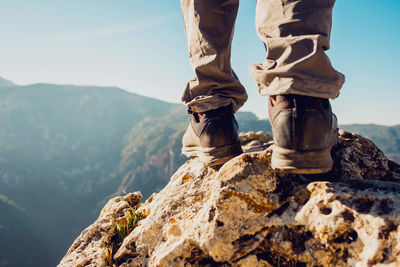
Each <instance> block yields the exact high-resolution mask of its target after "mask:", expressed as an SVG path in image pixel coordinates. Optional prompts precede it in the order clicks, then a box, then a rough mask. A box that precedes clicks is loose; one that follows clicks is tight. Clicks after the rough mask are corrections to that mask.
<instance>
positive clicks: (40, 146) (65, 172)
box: [0, 78, 400, 266]
mask: <svg viewBox="0 0 400 267" xmlns="http://www.w3.org/2000/svg"><path fill="white" fill-rule="evenodd" d="M188 118H189V117H188V115H187V114H186V112H185V108H184V106H183V105H180V104H172V103H167V102H164V101H160V100H157V99H152V98H148V97H143V96H140V95H137V94H134V93H130V92H127V91H124V90H122V89H119V88H116V87H97V86H73V85H54V84H44V83H40V84H32V85H26V86H19V85H16V84H14V83H13V82H10V81H8V80H6V79H3V78H0V214H1V216H0V266H55V265H56V264H57V262H58V261H59V260H60V259H61V257H62V256H63V255H64V254H65V252H66V250H67V249H68V247H69V246H70V245H71V243H72V241H73V238H74V237H76V236H77V235H78V234H79V233H80V232H81V231H82V229H84V228H85V227H86V226H87V225H89V224H90V223H92V222H93V220H95V218H97V216H98V213H99V211H100V208H101V207H102V206H104V203H105V202H106V201H107V200H108V199H109V198H110V197H112V196H115V195H123V194H126V193H128V192H132V191H141V192H142V194H143V196H144V199H146V198H147V197H148V196H150V195H151V194H152V193H153V192H154V191H159V190H160V189H162V188H163V187H164V185H165V184H167V182H168V179H169V177H170V176H171V175H172V174H173V173H174V172H175V170H176V169H177V168H178V167H179V166H180V165H182V164H183V163H184V162H185V161H186V160H187V159H186V158H184V157H183V156H181V154H180V148H181V137H182V135H183V132H184V130H185V128H186V125H187V121H188ZM237 119H238V122H239V127H240V130H241V131H259V130H263V131H270V129H271V127H270V125H269V122H268V121H266V120H259V119H258V118H257V117H256V116H255V115H254V114H252V113H250V112H239V113H237ZM341 128H343V129H345V130H349V131H352V132H358V133H360V134H362V135H364V136H366V137H369V138H371V139H372V140H373V141H374V142H375V143H376V144H377V145H378V146H379V147H380V148H381V149H382V150H383V151H384V152H385V153H387V155H389V156H390V157H391V158H392V159H394V160H397V161H400V125H398V126H393V127H388V126H379V125H343V126H341Z"/></svg>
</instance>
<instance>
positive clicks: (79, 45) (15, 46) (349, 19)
mask: <svg viewBox="0 0 400 267" xmlns="http://www.w3.org/2000/svg"><path fill="white" fill-rule="evenodd" d="M0 7H1V9H0V10H1V16H0V36H1V40H2V41H1V42H0V76H1V77H3V78H6V79H9V80H12V81H14V82H16V83H18V84H29V83H36V82H49V83H57V84H66V83H68V84H79V85H87V84H90V85H112V86H118V87H121V88H123V89H126V90H129V91H132V92H136V93H138V94H141V95H146V96H151V97H156V98H159V99H163V100H166V101H169V102H178V101H179V99H180V96H181V92H182V89H183V88H184V86H185V84H186V81H187V80H188V79H189V78H191V76H192V70H191V67H190V65H189V61H188V58H187V49H186V40H185V37H184V32H183V24H182V18H181V14H180V6H179V1H178V0H176V1H171V0H152V1H142V0H68V1H65V0H35V1H32V0H2V1H1V3H0ZM254 8H255V0H242V1H241V3H240V10H239V15H238V19H237V24H236V32H235V38H234V43H233V55H232V64H233V67H234V69H235V70H236V72H237V73H238V75H239V77H240V78H241V81H242V83H243V84H244V85H245V86H246V88H247V91H248V94H249V101H248V103H246V105H245V106H244V107H243V109H242V110H250V111H253V112H254V113H256V114H257V115H258V116H259V117H266V99H265V97H261V96H259V95H258V93H257V88H256V84H255V82H254V81H253V80H252V78H251V76H250V74H249V72H248V66H249V65H250V64H253V63H259V62H262V61H263V58H264V56H265V51H264V48H263V45H262V43H261V41H260V40H259V39H258V37H257V35H256V32H255V27H254ZM399 14H400V1H399V0H384V1H376V0H337V1H336V6H335V9H334V18H333V19H334V21H333V29H332V38H331V40H332V41H331V50H330V51H329V52H328V54H329V55H330V57H331V61H332V63H333V65H334V67H335V68H336V69H338V70H339V71H341V72H342V73H344V74H345V75H346V84H345V86H344V87H343V89H342V92H341V95H340V97H339V98H338V99H336V100H334V101H333V108H334V111H335V113H336V114H337V115H338V117H339V122H340V123H377V124H385V125H394V124H400V116H399V114H400V104H399V102H400V101H399V100H400V68H399V66H398V65H399V62H400V51H399V49H400V30H399V29H400V19H399Z"/></svg>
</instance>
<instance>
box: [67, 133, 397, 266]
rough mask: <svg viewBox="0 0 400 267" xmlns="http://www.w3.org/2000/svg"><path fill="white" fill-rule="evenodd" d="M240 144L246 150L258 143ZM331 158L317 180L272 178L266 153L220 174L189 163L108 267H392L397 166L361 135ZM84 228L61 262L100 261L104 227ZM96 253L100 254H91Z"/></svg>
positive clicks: (345, 141)
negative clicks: (327, 169) (330, 167)
mask: <svg viewBox="0 0 400 267" xmlns="http://www.w3.org/2000/svg"><path fill="white" fill-rule="evenodd" d="M244 136H246V137H244ZM241 139H243V140H242V142H244V141H245V142H246V144H247V143H250V142H253V141H255V140H256V139H257V137H256V134H255V133H254V132H253V133H251V134H248V135H246V134H241ZM259 143H260V144H265V141H264V140H259ZM332 155H333V157H334V161H335V165H334V169H333V170H332V171H331V172H329V173H327V174H322V175H285V174H284V173H280V172H276V171H274V170H272V169H271V167H270V152H269V150H262V151H256V152H249V153H245V154H242V155H240V156H238V157H236V158H234V159H232V160H230V161H229V162H227V163H226V164H225V165H224V166H223V167H222V168H221V169H220V170H215V169H211V168H207V167H205V166H204V165H203V164H201V163H200V162H199V161H198V160H197V159H193V160H189V161H188V162H186V163H185V164H184V165H183V166H182V167H181V168H180V169H179V170H178V171H177V172H176V173H175V174H174V175H173V176H172V177H171V180H170V182H169V184H168V185H167V186H166V187H165V188H164V189H163V190H162V191H161V192H159V193H157V194H153V195H152V196H151V197H150V198H149V199H148V200H147V201H146V203H145V204H144V205H143V206H142V207H141V208H139V210H140V211H141V212H143V213H146V214H147V217H146V218H144V219H142V220H141V221H139V224H138V226H137V227H136V228H134V229H133V231H132V232H131V233H130V234H129V235H128V236H127V237H125V239H124V241H123V243H122V245H121V247H120V248H119V249H118V251H116V252H115V253H114V255H113V263H112V264H114V265H115V266H215V265H218V266H249V267H250V266H398V264H400V233H399V223H400V207H399V205H398V204H397V203H400V184H399V182H400V166H399V165H398V164H397V163H395V162H392V161H390V160H388V159H387V158H386V157H385V155H384V154H383V153H382V152H381V151H380V150H379V149H378V148H377V147H376V146H375V145H374V144H373V143H372V142H371V141H369V140H368V139H365V138H363V137H361V136H359V135H356V134H351V133H346V132H341V133H340V140H339V145H338V146H337V147H336V148H335V149H333V151H332ZM111 202H112V201H111ZM107 205H108V204H107ZM116 211H118V209H116ZM121 214H122V213H121V212H120V211H119V215H117V216H116V218H120V215H121ZM101 216H102V215H100V217H101ZM110 216H111V217H113V215H110ZM110 216H109V217H110ZM100 217H99V219H98V220H97V221H96V222H95V223H94V225H92V226H90V227H89V228H88V229H96V228H97V229H106V228H105V226H104V225H109V224H110V222H105V224H102V220H100ZM88 229H86V230H85V231H84V232H83V233H82V234H81V236H80V237H79V238H78V239H77V240H76V241H75V242H74V244H73V245H72V247H71V249H70V250H69V251H68V253H67V255H66V256H65V257H64V259H63V261H62V262H61V263H60V266H62V264H66V263H67V262H68V263H69V264H70V265H69V266H77V265H78V262H84V261H83V260H81V259H83V258H86V259H87V262H89V263H92V264H94V262H95V261H96V264H97V265H96V266H106V265H107V262H104V261H103V262H101V260H102V259H104V257H103V258H101V256H100V254H101V253H100V251H101V249H102V246H99V244H100V243H101V242H100V243H99V241H98V240H106V239H107V238H109V236H110V231H111V230H110V231H107V230H105V231H100V230H97V232H96V233H99V235H100V236H99V237H97V239H93V238H90V239H85V237H86V236H88V234H87V233H88V232H90V231H89V230H88ZM107 229H108V228H107ZM93 231H94V230H93ZM101 244H104V242H103V243H101ZM95 247H98V248H99V251H98V252H95V251H93V252H91V251H89V250H88V248H95ZM90 253H91V254H90ZM96 253H97V254H96ZM97 257H98V258H97ZM78 260H80V261H78ZM65 266H67V265H65ZM93 266H95V265H93Z"/></svg>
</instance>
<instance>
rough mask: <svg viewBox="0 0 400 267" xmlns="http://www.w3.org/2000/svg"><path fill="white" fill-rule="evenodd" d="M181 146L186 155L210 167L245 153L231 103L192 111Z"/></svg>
mask: <svg viewBox="0 0 400 267" xmlns="http://www.w3.org/2000/svg"><path fill="white" fill-rule="evenodd" d="M182 145H183V146H182V154H183V155H185V156H187V157H190V158H195V157H198V158H199V159H200V161H201V162H203V163H204V164H206V165H207V166H216V165H222V164H224V163H225V162H227V161H228V160H230V159H231V158H233V157H235V156H237V155H239V154H241V153H243V151H242V147H241V145H240V141H239V136H238V124H237V122H236V120H235V117H234V115H233V110H232V105H229V106H227V107H222V108H219V109H215V110H210V111H206V112H204V113H192V117H191V119H190V123H189V127H188V128H187V130H186V132H185V134H184V136H183V139H182Z"/></svg>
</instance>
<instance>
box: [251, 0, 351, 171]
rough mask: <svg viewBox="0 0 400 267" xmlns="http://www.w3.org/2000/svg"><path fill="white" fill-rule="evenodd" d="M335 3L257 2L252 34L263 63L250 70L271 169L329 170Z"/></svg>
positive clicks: (336, 77) (338, 78)
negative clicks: (262, 110) (267, 128)
mask: <svg viewBox="0 0 400 267" xmlns="http://www.w3.org/2000/svg"><path fill="white" fill-rule="evenodd" d="M334 2H335V1H334V0H258V1H257V18H256V25H257V31H258V34H259V36H260V37H261V39H262V40H263V41H264V43H265V45H266V48H267V55H266V61H265V62H264V63H262V64H257V65H253V66H252V67H251V72H252V74H253V76H254V78H255V79H256V81H257V84H258V87H259V92H260V94H261V95H269V96H270V97H269V118H270V121H271V124H272V132H273V137H274V146H273V153H272V159H271V165H272V167H273V168H275V169H281V170H284V171H286V172H292V173H323V172H326V171H329V170H330V169H331V168H332V164H333V162H332V158H331V156H330V150H331V148H332V146H333V145H334V144H335V143H336V141H337V120H336V117H335V115H334V114H333V113H332V111H331V106H330V104H329V100H328V98H335V97H337V96H338V94H339V90H340V88H341V86H342V85H343V82H344V76H343V75H342V74H341V73H339V72H337V71H336V70H335V69H334V68H333V67H332V66H331V64H330V61H329V58H328V57H327V55H326V54H325V52H324V51H325V50H327V49H328V48H329V37H330V30H331V23H332V8H333V5H334Z"/></svg>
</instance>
